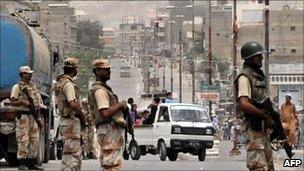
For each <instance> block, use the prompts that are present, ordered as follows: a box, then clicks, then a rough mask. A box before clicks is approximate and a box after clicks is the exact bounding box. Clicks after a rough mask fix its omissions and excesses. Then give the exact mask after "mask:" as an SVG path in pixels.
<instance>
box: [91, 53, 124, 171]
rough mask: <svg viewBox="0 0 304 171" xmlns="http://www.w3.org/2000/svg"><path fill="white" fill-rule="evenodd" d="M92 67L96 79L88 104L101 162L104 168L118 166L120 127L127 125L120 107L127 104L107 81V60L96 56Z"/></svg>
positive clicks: (118, 168)
mask: <svg viewBox="0 0 304 171" xmlns="http://www.w3.org/2000/svg"><path fill="white" fill-rule="evenodd" d="M93 67H94V69H93V72H94V74H95V77H96V80H95V82H94V83H93V85H92V88H91V90H90V92H89V105H90V112H92V115H93V117H94V122H95V126H96V128H97V131H96V133H97V137H98V143H99V145H100V164H101V167H102V168H103V169H104V170H120V168H121V162H122V148H123V144H124V138H123V128H124V127H126V126H127V124H126V121H125V120H124V119H123V114H122V111H125V110H128V106H127V104H126V103H125V102H118V99H117V96H116V95H115V94H113V91H112V89H111V87H110V86H109V85H107V81H108V80H110V75H111V70H110V69H111V65H110V64H109V62H108V60H106V59H98V60H95V61H94V62H93Z"/></svg>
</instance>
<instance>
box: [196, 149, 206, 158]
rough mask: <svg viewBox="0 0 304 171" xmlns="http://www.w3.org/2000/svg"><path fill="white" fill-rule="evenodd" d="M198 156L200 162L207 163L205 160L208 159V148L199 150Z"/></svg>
mask: <svg viewBox="0 0 304 171" xmlns="http://www.w3.org/2000/svg"><path fill="white" fill-rule="evenodd" d="M197 156H198V160H199V161H205V159H206V148H201V149H199V150H198V154H197Z"/></svg>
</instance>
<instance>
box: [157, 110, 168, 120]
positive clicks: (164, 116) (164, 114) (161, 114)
mask: <svg viewBox="0 0 304 171" xmlns="http://www.w3.org/2000/svg"><path fill="white" fill-rule="evenodd" d="M169 121H170V119H169V112H168V108H167V107H160V108H159V115H158V120H157V122H169Z"/></svg>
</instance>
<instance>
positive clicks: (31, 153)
mask: <svg viewBox="0 0 304 171" xmlns="http://www.w3.org/2000/svg"><path fill="white" fill-rule="evenodd" d="M32 76H33V71H32V70H31V68H30V67H29V66H22V67H20V77H21V80H20V82H19V83H18V84H15V85H14V86H13V89H12V92H11V104H12V105H13V106H17V107H18V110H19V113H18V114H17V120H16V140H17V143H18V150H17V159H18V160H19V170H28V169H34V170H43V169H41V168H39V167H37V166H36V157H37V155H38V149H39V133H40V129H39V127H41V128H43V126H44V125H43V122H42V116H41V115H40V105H41V104H43V103H42V101H41V97H39V96H40V94H39V93H38V89H37V87H36V86H35V85H34V84H32V83H31V78H32ZM25 88H26V89H27V91H28V93H29V95H30V96H31V98H32V99H33V103H34V106H35V109H36V111H37V114H38V117H37V115H36V117H37V118H35V116H34V113H31V112H30V109H29V108H30V105H32V104H30V102H29V100H28V97H27V96H26V94H25V93H24V91H25ZM37 122H38V123H37ZM38 124H39V127H38Z"/></svg>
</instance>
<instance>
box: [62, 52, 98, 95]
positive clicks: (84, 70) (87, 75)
mask: <svg viewBox="0 0 304 171" xmlns="http://www.w3.org/2000/svg"><path fill="white" fill-rule="evenodd" d="M68 56H73V57H75V58H77V59H78V60H79V61H78V67H77V71H78V74H77V80H76V84H77V85H78V87H79V89H80V95H81V96H83V97H87V95H88V88H89V80H94V73H93V71H92V62H93V61H94V60H95V59H98V58H101V56H100V55H99V54H97V53H96V51H90V50H86V51H75V52H71V53H70V54H68Z"/></svg>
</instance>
